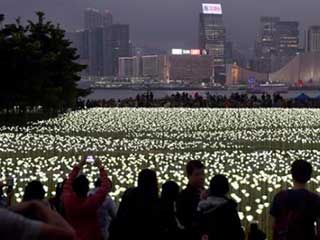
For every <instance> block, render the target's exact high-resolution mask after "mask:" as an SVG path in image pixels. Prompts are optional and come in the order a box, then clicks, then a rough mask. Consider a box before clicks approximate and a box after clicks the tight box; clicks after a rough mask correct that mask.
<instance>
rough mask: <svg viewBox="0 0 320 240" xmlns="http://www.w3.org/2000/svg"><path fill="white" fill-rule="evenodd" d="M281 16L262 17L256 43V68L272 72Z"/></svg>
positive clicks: (259, 70)
mask: <svg viewBox="0 0 320 240" xmlns="http://www.w3.org/2000/svg"><path fill="white" fill-rule="evenodd" d="M278 22H280V18H279V17H261V18H260V27H259V33H258V36H257V40H256V44H255V70H256V71H258V72H266V73H267V72H271V69H272V67H271V61H272V58H273V57H274V56H275V55H276V52H277V24H278Z"/></svg>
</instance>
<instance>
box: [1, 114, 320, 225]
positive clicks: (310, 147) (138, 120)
mask: <svg viewBox="0 0 320 240" xmlns="http://www.w3.org/2000/svg"><path fill="white" fill-rule="evenodd" d="M319 143H320V110H314V109H161V108H160V109H117V108H114V109H102V108H95V109H90V110H83V111H77V112H71V113H68V114H65V115H63V116H60V117H58V118H55V119H51V120H48V121H41V122H37V123H32V124H29V125H28V126H27V127H0V170H1V171H0V174H1V175H0V179H2V180H5V179H6V176H7V175H13V176H14V178H15V183H16V191H15V198H16V200H17V201H20V200H21V198H22V194H23V188H24V186H25V184H26V183H27V182H29V181H30V180H33V179H39V180H41V181H42V182H43V183H44V184H45V186H46V190H47V196H48V197H49V196H51V195H52V194H53V190H54V185H55V184H56V183H57V182H59V181H62V180H63V178H64V177H65V176H66V174H67V173H68V172H69V171H70V169H71V167H72V165H73V164H74V163H75V162H76V161H78V158H79V157H80V156H81V155H84V154H86V153H88V152H93V153H94V154H95V155H97V156H98V157H99V158H100V159H101V160H102V161H103V163H104V164H105V166H106V168H107V170H108V173H109V175H110V176H111V178H112V180H113V182H114V191H113V192H112V193H111V195H112V196H113V197H115V198H116V199H117V200H119V198H120V196H121V194H122V193H123V192H124V190H125V189H126V188H127V187H129V186H133V185H134V184H135V182H136V177H137V174H138V172H139V170H141V169H143V168H153V169H155V170H156V171H157V173H158V178H159V183H160V184H162V183H164V182H165V181H166V180H175V181H177V182H178V183H179V184H180V185H181V186H185V184H186V183H187V179H186V176H185V173H184V168H185V164H186V162H187V161H189V160H194V159H199V160H202V161H203V162H204V163H205V165H206V167H207V170H206V171H207V178H208V181H209V179H210V177H211V176H213V175H214V174H215V173H223V174H226V175H227V176H228V177H229V180H230V183H231V191H232V193H231V197H233V198H234V199H235V200H236V201H237V202H238V203H239V214H240V217H241V219H242V220H243V223H244V224H245V225H247V224H248V222H251V221H255V220H257V221H259V222H260V224H261V225H262V226H263V229H265V230H266V229H267V226H268V225H267V223H268V218H269V216H268V209H269V207H270V202H271V199H272V197H273V196H274V194H275V193H276V192H277V191H279V190H281V188H285V187H288V186H290V184H291V177H290V174H289V170H290V163H291V162H292V161H294V160H296V159H306V160H309V161H311V162H312V164H313V167H314V170H315V173H314V177H313V179H312V181H311V183H310V188H311V189H312V190H314V191H318V192H320V175H319V171H320V144H319ZM84 172H85V173H86V174H88V176H89V178H90V179H91V180H93V179H95V178H96V176H97V170H96V169H95V168H94V167H92V166H87V167H86V168H85V170H84Z"/></svg>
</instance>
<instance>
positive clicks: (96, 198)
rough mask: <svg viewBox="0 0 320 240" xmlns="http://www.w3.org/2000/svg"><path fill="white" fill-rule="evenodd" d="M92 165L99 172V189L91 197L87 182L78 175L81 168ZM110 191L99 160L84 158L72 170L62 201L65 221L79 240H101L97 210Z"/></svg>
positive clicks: (89, 157)
mask: <svg viewBox="0 0 320 240" xmlns="http://www.w3.org/2000/svg"><path fill="white" fill-rule="evenodd" d="M86 164H94V165H95V166H96V167H97V168H98V169H99V172H100V179H101V187H100V188H99V189H98V190H97V192H96V193H95V194H93V195H90V196H88V191H89V180H88V179H87V177H86V176H84V175H79V173H80V171H81V170H82V168H83V166H84V165H86ZM110 190H111V182H110V180H109V179H108V177H107V174H106V171H105V170H104V167H103V166H102V164H101V161H100V160H99V159H96V158H95V157H94V156H86V157H85V158H83V159H82V160H81V161H80V163H79V164H78V165H76V166H74V168H73V169H72V171H71V173H70V175H69V177H68V179H67V181H66V182H65V184H64V187H63V193H62V201H63V206H64V210H65V215H66V219H67V221H68V222H69V223H70V224H71V226H72V227H73V228H74V229H75V231H76V235H77V238H78V239H80V240H89V239H90V240H101V239H102V236H101V233H100V225H99V221H98V211H97V210H98V209H99V208H100V207H101V205H102V204H103V202H104V200H105V197H106V195H107V193H108V192H109V191H110Z"/></svg>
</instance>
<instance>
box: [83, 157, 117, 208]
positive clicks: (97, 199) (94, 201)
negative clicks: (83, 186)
mask: <svg viewBox="0 0 320 240" xmlns="http://www.w3.org/2000/svg"><path fill="white" fill-rule="evenodd" d="M95 165H96V166H97V167H98V169H99V172H100V179H101V187H100V188H99V189H98V191H97V192H96V193H95V194H94V195H92V196H90V197H89V198H88V200H87V201H86V204H85V208H86V209H88V210H92V209H98V208H99V207H100V206H101V205H102V203H103V202H104V200H105V198H106V195H107V193H108V192H109V191H110V190H111V182H110V180H109V178H108V177H107V173H106V171H105V170H104V167H103V166H102V164H101V161H100V160H99V159H96V161H95Z"/></svg>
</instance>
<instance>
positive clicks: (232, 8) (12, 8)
mask: <svg viewBox="0 0 320 240" xmlns="http://www.w3.org/2000/svg"><path fill="white" fill-rule="evenodd" d="M203 2H212V3H221V4H222V6H223V14H224V21H225V25H226V29H227V38H228V39H229V40H231V41H233V42H234V44H235V45H239V46H240V47H242V48H252V47H253V45H254V41H255V37H256V34H257V31H258V25H259V19H260V17H261V16H279V17H281V18H283V19H285V20H286V21H298V22H300V32H303V31H304V30H307V29H308V27H309V26H311V25H320V16H319V15H318V12H317V9H319V8H320V2H316V1H314V0H306V1H303V2H302V1H298V0H282V1H281V2H279V1H276V0H270V1H266V2H257V1H254V0H242V1H241V2H239V1H236V0H224V1H200V0H195V1H183V0H175V1H169V0H166V1H161V2H160V1H155V0H148V1H147V0H135V1H127V0H109V1H100V0H95V1H93V0H92V1H88V0H70V1H67V2H66V1H61V0H53V1H43V0H41V1H40V0H30V1H28V3H24V1H22V0H2V1H1V2H0V9H1V12H3V13H4V14H5V15H6V16H7V21H8V22H10V21H12V20H13V19H15V18H16V17H18V16H21V17H22V19H23V20H26V19H29V18H31V19H32V18H33V14H34V11H37V10H42V11H44V12H45V13H46V14H47V17H48V19H50V20H52V21H54V22H58V23H61V25H62V26H63V27H64V28H66V30H67V31H73V30H76V29H79V28H82V27H83V10H84V9H85V8H88V7H89V8H98V9H101V10H103V9H109V10H111V12H112V13H113V16H114V19H115V21H114V22H115V23H117V22H121V23H128V24H130V27H131V32H132V41H133V42H135V43H137V44H147V45H150V46H158V47H162V48H171V47H172V48H173V47H182V48H185V47H187V48H188V47H190V48H192V47H196V46H197V42H198V36H197V34H196V33H197V32H198V23H197V19H198V15H199V12H200V10H201V3H203ZM62 9H63V10H64V11H61V10H62ZM142 12H143V15H141V13H142ZM67 13H68V14H67ZM164 16H165V17H164ZM182 23H184V24H182Z"/></svg>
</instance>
